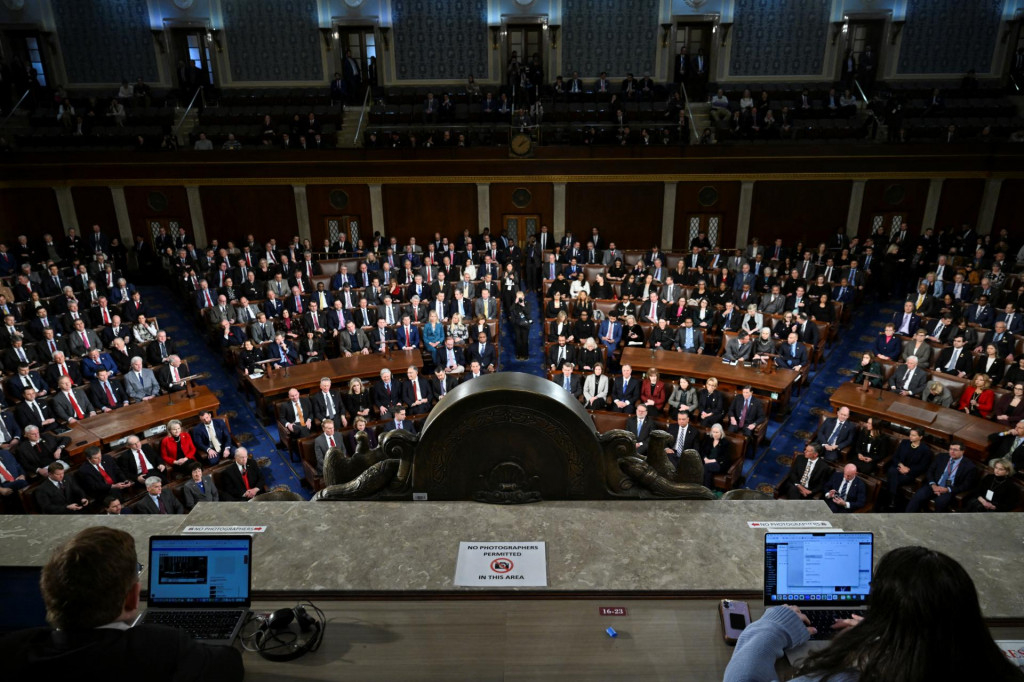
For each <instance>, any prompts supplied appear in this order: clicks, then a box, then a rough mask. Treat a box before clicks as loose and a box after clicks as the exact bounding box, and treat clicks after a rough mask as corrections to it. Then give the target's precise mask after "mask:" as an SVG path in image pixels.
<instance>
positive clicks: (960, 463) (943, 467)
mask: <svg viewBox="0 0 1024 682" xmlns="http://www.w3.org/2000/svg"><path fill="white" fill-rule="evenodd" d="M977 478H978V469H977V467H975V466H974V462H972V461H971V460H969V459H967V458H966V457H964V446H963V443H960V442H958V441H953V442H952V443H950V445H949V454H947V455H941V454H940V455H938V456H936V457H935V459H934V460H933V461H932V465H931V467H930V468H929V469H928V475H927V476H926V477H925V480H926V481H927V483H925V484H924V485H922V486H921V487H920V488H918V490H917V492H916V493H914V496H913V497H912V498H910V502H909V503H908V504H907V512H917V511H921V510H922V508H926V506H927V504H928V501H929V500H934V501H935V511H937V512H944V511H946V510H947V509H949V505H950V504H951V503H952V502H953V498H955V497H956V496H957V495H958V494H960V493H962V492H965V491H967V490H972V489H973V488H974V486H975V484H976V483H977Z"/></svg>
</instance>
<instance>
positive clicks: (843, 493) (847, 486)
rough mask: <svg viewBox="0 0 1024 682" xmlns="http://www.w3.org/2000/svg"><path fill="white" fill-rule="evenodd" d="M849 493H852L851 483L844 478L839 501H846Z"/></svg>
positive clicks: (840, 487)
mask: <svg viewBox="0 0 1024 682" xmlns="http://www.w3.org/2000/svg"><path fill="white" fill-rule="evenodd" d="M848 492H850V482H849V481H847V480H846V479H845V478H844V479H843V484H842V485H841V486H839V499H842V500H845V499H846V494H847V493H848Z"/></svg>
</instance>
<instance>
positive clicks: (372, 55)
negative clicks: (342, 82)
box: [335, 26, 378, 102]
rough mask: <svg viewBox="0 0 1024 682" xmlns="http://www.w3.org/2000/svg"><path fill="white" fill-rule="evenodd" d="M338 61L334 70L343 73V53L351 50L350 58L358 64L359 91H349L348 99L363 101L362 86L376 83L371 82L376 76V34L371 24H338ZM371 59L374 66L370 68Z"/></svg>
mask: <svg viewBox="0 0 1024 682" xmlns="http://www.w3.org/2000/svg"><path fill="white" fill-rule="evenodd" d="M337 30H338V47H339V49H338V61H337V63H336V68H335V71H337V72H338V73H340V74H342V75H344V73H345V64H344V61H345V53H346V52H348V51H350V50H351V52H352V59H354V60H355V61H356V64H358V65H359V85H360V87H359V92H356V93H349V97H350V100H352V101H359V102H362V101H363V94H364V88H365V87H366V85H367V84H369V85H372V86H376V85H378V83H376V82H371V81H375V80H376V78H377V74H376V64H377V61H378V60H377V35H376V33H374V30H373V27H372V26H338V29H337ZM371 59H372V60H373V64H374V68H372V69H371V68H370V63H371V62H370V60H371Z"/></svg>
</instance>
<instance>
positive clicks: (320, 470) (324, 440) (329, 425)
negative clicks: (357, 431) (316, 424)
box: [313, 419, 345, 476]
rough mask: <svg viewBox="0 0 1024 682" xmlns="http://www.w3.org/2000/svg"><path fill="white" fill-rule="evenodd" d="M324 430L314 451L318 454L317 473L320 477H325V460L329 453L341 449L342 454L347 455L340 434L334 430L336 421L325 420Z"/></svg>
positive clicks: (314, 444) (317, 440)
mask: <svg viewBox="0 0 1024 682" xmlns="http://www.w3.org/2000/svg"><path fill="white" fill-rule="evenodd" d="M323 429H324V432H323V433H322V434H320V435H319V436H317V439H316V441H314V442H313V451H314V452H315V453H316V473H317V475H318V476H323V475H324V459H325V458H326V457H327V453H328V451H330V450H331V449H333V448H341V453H342V454H345V446H344V445H342V444H341V441H340V440H339V438H338V434H337V433H336V431H335V429H334V421H333V420H331V419H325V420H324V421H323Z"/></svg>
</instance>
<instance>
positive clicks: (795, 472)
mask: <svg viewBox="0 0 1024 682" xmlns="http://www.w3.org/2000/svg"><path fill="white" fill-rule="evenodd" d="M806 468H807V458H806V457H804V456H803V455H797V456H796V459H794V460H793V466H791V467H790V468H789V477H788V478H787V479H786V482H787V483H788V484H789V485H790V486H796V485H797V484H799V483H800V479H801V478H803V475H804V469H806ZM830 471H832V468H831V467H830V466H829V465H828V463H827V462H825V461H824V460H823V459H822V458H821V457H819V458H818V463H817V464H815V465H814V471H812V472H811V480H810V481H808V483H807V489H808V490H810V491H811V493H812V496H813V495H814V494H817V493H821V492H823V490H824V487H825V480H826V479H827V478H828V474H829V472H830Z"/></svg>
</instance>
